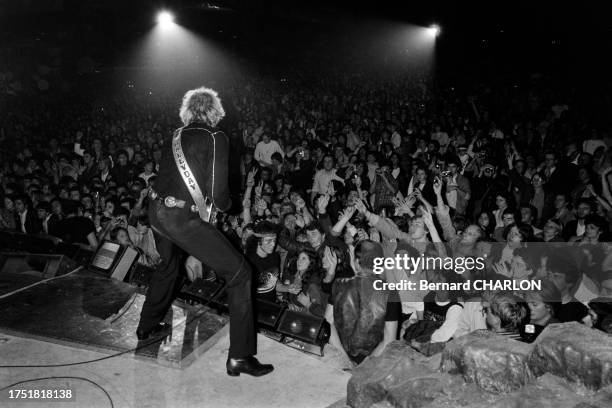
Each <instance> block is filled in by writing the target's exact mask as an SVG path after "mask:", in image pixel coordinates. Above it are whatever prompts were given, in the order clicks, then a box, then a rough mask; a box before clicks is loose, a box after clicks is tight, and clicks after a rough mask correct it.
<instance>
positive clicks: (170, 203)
mask: <svg viewBox="0 0 612 408" xmlns="http://www.w3.org/2000/svg"><path fill="white" fill-rule="evenodd" d="M149 197H150V198H151V199H153V200H156V201H158V202H160V203H162V204H163V205H165V206H166V207H168V208H185V207H186V206H187V205H188V203H187V201H185V200H180V199H178V198H176V197H172V196H167V197H162V196H161V195H159V194H158V193H157V192H156V191H155V190H153V189H150V190H149ZM189 210H190V211H191V212H194V213H197V212H198V206H197V205H195V204H193V205H191V206H190V207H189Z"/></svg>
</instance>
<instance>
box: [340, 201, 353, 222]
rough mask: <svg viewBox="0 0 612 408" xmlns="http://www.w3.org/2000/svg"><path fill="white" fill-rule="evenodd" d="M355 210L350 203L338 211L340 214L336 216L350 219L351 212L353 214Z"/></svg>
mask: <svg viewBox="0 0 612 408" xmlns="http://www.w3.org/2000/svg"><path fill="white" fill-rule="evenodd" d="M355 211H356V208H355V206H352V205H351V206H348V207H346V208H345V209H344V210H342V211H341V212H340V216H339V217H338V218H340V219H346V220H350V219H351V217H352V216H353V214H355Z"/></svg>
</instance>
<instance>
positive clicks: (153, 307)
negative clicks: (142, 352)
mask: <svg viewBox="0 0 612 408" xmlns="http://www.w3.org/2000/svg"><path fill="white" fill-rule="evenodd" d="M224 116H225V111H224V109H223V106H222V105H221V100H220V99H219V97H218V95H217V92H215V91H214V90H212V89H208V88H198V89H194V90H190V91H188V92H187V93H186V94H185V96H184V97H183V103H182V106H181V109H180V117H181V120H182V122H183V123H184V125H185V126H183V127H181V128H179V129H177V130H176V131H175V133H174V137H180V139H181V143H180V146H181V147H182V150H183V154H184V158H185V161H186V162H187V164H188V166H189V168H190V169H191V172H192V174H191V177H193V178H194V179H195V182H196V183H197V185H198V186H199V188H200V190H201V191H202V195H203V196H204V198H207V199H208V200H209V202H210V203H212V205H213V206H214V207H216V208H217V209H218V210H220V211H227V210H228V209H229V208H230V206H231V199H230V190H229V185H228V162H229V160H228V158H229V151H230V147H229V138H228V137H227V136H226V135H225V134H224V133H223V132H222V131H219V130H217V129H216V127H217V124H218V123H219V121H220V120H221V119H222V118H223V117H224ZM173 149H175V148H173V144H172V142H171V141H170V140H168V141H167V142H166V143H165V144H164V145H163V147H162V157H161V160H160V163H159V173H158V177H157V180H156V182H155V190H154V191H152V192H151V193H150V198H151V199H152V200H151V201H150V204H149V220H150V223H151V227H152V229H153V231H154V233H155V235H154V236H155V241H156V245H157V250H158V252H159V254H160V255H161V263H160V264H159V265H158V267H157V268H156V270H155V274H154V276H153V278H152V280H151V284H150V287H149V291H148V293H147V298H146V301H145V303H144V305H143V308H142V312H141V315H140V323H139V326H138V329H137V332H136V334H137V336H138V339H139V340H146V339H149V338H151V337H152V336H155V335H157V334H161V333H163V332H166V327H165V325H164V324H162V323H161V322H162V320H163V319H164V317H165V315H166V313H167V311H168V309H169V308H170V306H171V304H172V301H173V299H174V289H175V285H176V281H177V276H178V273H179V265H180V263H181V259H182V256H181V253H180V249H182V250H183V251H185V252H187V253H189V254H190V255H192V256H194V257H195V258H197V259H198V260H200V261H201V262H202V263H203V264H205V265H207V266H208V267H209V268H211V269H212V270H214V271H215V273H216V274H217V276H218V277H220V278H222V279H223V280H225V283H226V290H227V294H228V307H229V312H230V347H229V357H228V360H227V364H226V368H227V373H228V375H231V376H238V375H240V373H245V374H250V375H253V376H261V375H265V374H268V373H269V372H271V371H272V370H273V367H272V365H270V364H261V363H259V361H257V359H256V358H255V357H254V355H255V354H256V352H257V350H256V332H255V321H254V317H253V302H252V296H251V275H252V272H251V268H250V267H249V265H248V263H247V262H246V260H245V258H244V257H243V255H242V254H241V253H240V252H239V251H238V250H237V249H236V248H235V247H234V246H232V244H231V243H230V242H229V241H228V240H227V238H225V236H224V235H223V233H222V232H221V231H219V230H218V229H216V228H215V226H214V225H213V224H211V223H209V222H208V220H203V219H201V218H200V215H199V213H198V209H197V207H195V201H194V199H193V198H192V195H191V193H190V191H189V189H188V185H187V183H186V182H184V180H183V175H182V173H180V172H179V168H178V166H177V163H176V162H175V157H174V150H173ZM181 171H183V172H184V169H181ZM189 184H190V185H192V181H191V182H189Z"/></svg>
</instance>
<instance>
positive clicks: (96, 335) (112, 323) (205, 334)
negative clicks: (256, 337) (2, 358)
mask: <svg viewBox="0 0 612 408" xmlns="http://www.w3.org/2000/svg"><path fill="white" fill-rule="evenodd" d="M139 292H141V290H139V289H138V288H136V287H134V286H132V285H128V284H126V283H123V282H119V281H116V280H114V279H109V278H107V277H105V276H102V275H100V274H98V273H96V272H93V271H89V270H86V269H82V270H80V271H77V272H76V273H73V274H70V275H67V276H63V277H60V278H59V279H55V280H52V281H49V282H45V283H41V284H39V285H36V286H34V287H32V288H29V289H26V290H24V291H22V292H19V293H16V294H14V295H11V296H10V297H8V298H4V299H1V300H0V310H2V313H1V314H0V332H2V333H6V334H10V335H13V336H18V337H26V338H31V339H36V340H42V341H46V342H50V343H56V344H62V345H67V346H72V347H76V348H82V349H87V350H93V351H98V352H100V353H105V354H117V353H124V355H126V356H134V357H136V358H139V359H144V360H146V361H150V362H155V363H158V364H161V365H164V366H170V367H175V368H183V367H186V366H188V365H190V364H191V363H193V361H195V359H196V358H197V356H198V355H201V354H202V353H204V352H206V351H207V350H208V349H209V348H210V347H212V346H213V345H214V344H215V343H216V342H217V341H218V339H219V338H221V337H222V336H224V335H225V334H226V331H227V324H228V321H229V319H228V318H227V317H226V316H220V315H218V314H216V313H214V312H212V311H211V310H210V309H208V308H206V307H204V306H192V305H187V304H182V303H179V302H175V304H174V305H173V306H172V309H171V310H170V311H169V312H168V315H167V316H166V319H165V322H166V323H168V324H169V325H171V326H172V330H171V331H170V335H169V336H168V337H166V338H165V339H164V340H163V341H157V342H154V343H151V342H150V341H149V342H138V339H137V338H136V334H135V333H136V327H137V325H138V320H139V317H140V310H141V308H142V304H143V302H144V295H143V294H142V293H139ZM148 343H151V344H148ZM135 349H136V350H135Z"/></svg>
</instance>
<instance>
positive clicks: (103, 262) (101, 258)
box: [90, 241, 140, 281]
mask: <svg viewBox="0 0 612 408" xmlns="http://www.w3.org/2000/svg"><path fill="white" fill-rule="evenodd" d="M139 255H140V254H139V253H138V251H136V250H135V249H133V248H130V247H126V246H123V245H119V244H117V243H114V242H111V241H104V242H103V243H102V245H100V247H99V248H98V250H97V251H96V254H95V255H94V257H93V260H92V261H91V264H90V267H91V268H92V269H93V270H95V271H98V272H100V273H103V274H105V275H107V276H110V277H111V278H113V279H117V280H119V281H123V280H124V279H125V277H126V275H127V274H128V273H129V272H130V271H131V270H132V268H134V267H135V266H136V263H137V261H138V257H139Z"/></svg>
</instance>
